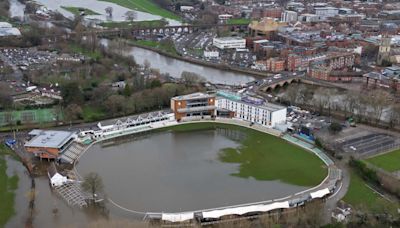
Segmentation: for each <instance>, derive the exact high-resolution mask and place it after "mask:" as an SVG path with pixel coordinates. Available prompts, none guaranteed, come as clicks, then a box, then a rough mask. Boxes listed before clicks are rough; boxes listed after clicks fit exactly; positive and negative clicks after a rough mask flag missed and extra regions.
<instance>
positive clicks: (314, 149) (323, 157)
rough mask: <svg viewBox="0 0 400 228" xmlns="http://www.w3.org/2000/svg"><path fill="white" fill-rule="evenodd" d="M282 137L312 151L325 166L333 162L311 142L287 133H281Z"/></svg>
mask: <svg viewBox="0 0 400 228" xmlns="http://www.w3.org/2000/svg"><path fill="white" fill-rule="evenodd" d="M282 138H283V139H285V140H287V141H289V142H291V143H293V144H296V145H298V146H300V147H302V148H304V149H306V150H308V151H311V152H312V153H314V154H315V155H317V156H318V157H319V158H320V159H321V160H322V161H323V162H324V163H325V164H326V165H327V166H331V165H333V164H334V163H333V161H332V159H330V158H329V157H328V156H327V155H326V154H325V153H324V152H323V151H321V150H320V149H319V148H317V147H315V146H314V145H313V144H309V143H307V142H304V141H302V140H300V139H298V138H295V137H293V136H291V135H288V134H285V135H283V136H282Z"/></svg>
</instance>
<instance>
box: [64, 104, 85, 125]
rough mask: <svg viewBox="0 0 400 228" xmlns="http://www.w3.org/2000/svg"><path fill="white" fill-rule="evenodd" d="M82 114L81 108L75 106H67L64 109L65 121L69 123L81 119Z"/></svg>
mask: <svg viewBox="0 0 400 228" xmlns="http://www.w3.org/2000/svg"><path fill="white" fill-rule="evenodd" d="M82 114H83V110H82V108H81V106H79V105H77V104H69V105H68V106H67V107H66V108H65V118H66V119H67V120H70V121H71V120H77V119H81V118H82Z"/></svg>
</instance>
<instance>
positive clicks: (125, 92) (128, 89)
mask: <svg viewBox="0 0 400 228" xmlns="http://www.w3.org/2000/svg"><path fill="white" fill-rule="evenodd" d="M123 94H124V96H125V97H129V96H130V95H131V94H132V89H131V87H130V86H129V83H127V84H126V86H125V88H124V92H123Z"/></svg>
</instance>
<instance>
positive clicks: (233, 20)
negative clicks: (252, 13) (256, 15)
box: [226, 18, 251, 25]
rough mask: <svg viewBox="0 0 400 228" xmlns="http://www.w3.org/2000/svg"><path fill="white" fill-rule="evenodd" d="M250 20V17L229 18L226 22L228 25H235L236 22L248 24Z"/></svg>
mask: <svg viewBox="0 0 400 228" xmlns="http://www.w3.org/2000/svg"><path fill="white" fill-rule="evenodd" d="M250 22H251V19H247V18H231V19H228V20H227V21H226V23H227V24H228V25H237V24H240V25H248V24H250Z"/></svg>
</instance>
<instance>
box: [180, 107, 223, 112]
mask: <svg viewBox="0 0 400 228" xmlns="http://www.w3.org/2000/svg"><path fill="white" fill-rule="evenodd" d="M214 109H216V107H215V106H214V105H207V106H198V107H187V108H179V109H178V110H177V111H178V112H179V113H186V112H200V111H210V110H214Z"/></svg>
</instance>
